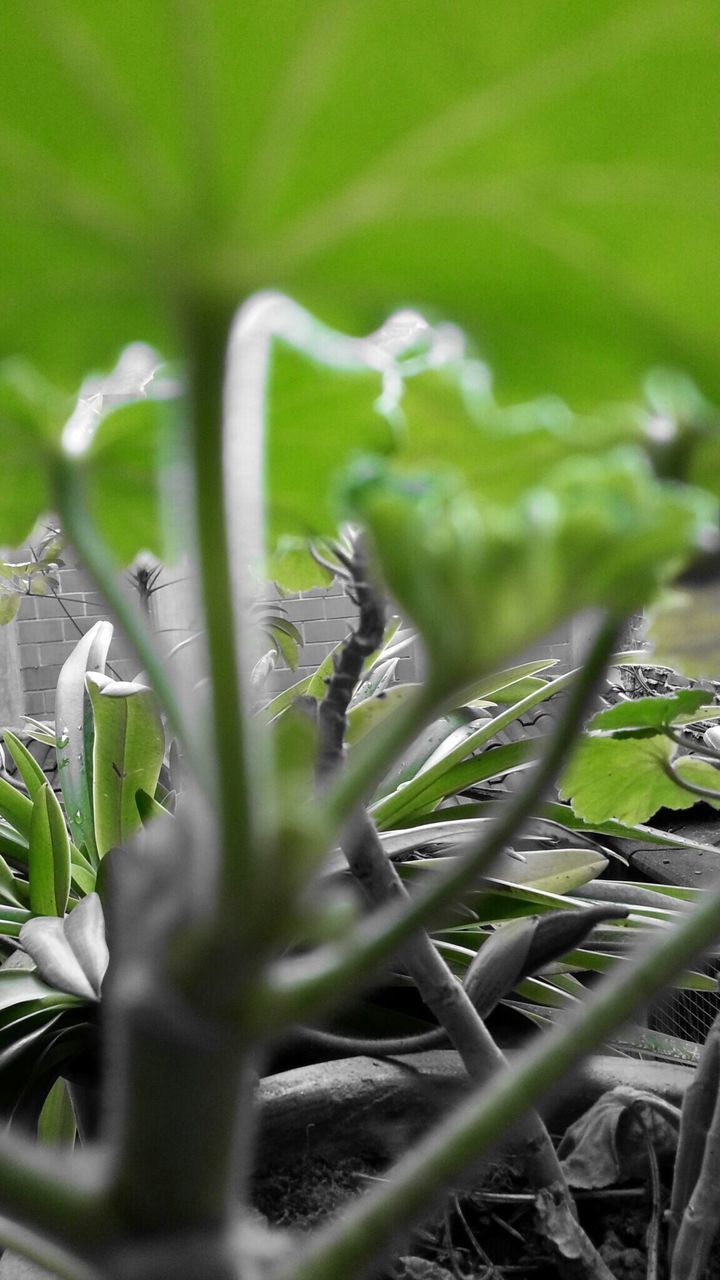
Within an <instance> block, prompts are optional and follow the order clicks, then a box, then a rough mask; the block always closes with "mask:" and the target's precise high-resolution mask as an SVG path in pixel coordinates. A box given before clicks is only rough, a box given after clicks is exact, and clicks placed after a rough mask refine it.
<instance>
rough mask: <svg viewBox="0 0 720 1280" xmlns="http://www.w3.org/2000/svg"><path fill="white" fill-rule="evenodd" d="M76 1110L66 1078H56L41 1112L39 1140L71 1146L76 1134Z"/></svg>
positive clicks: (56, 1144)
mask: <svg viewBox="0 0 720 1280" xmlns="http://www.w3.org/2000/svg"><path fill="white" fill-rule="evenodd" d="M76 1132H77V1129H76V1124H75V1112H74V1111H73V1106H72V1102H71V1101H70V1094H69V1092H68V1087H67V1085H66V1083H65V1081H64V1080H56V1081H55V1084H54V1085H53V1086H52V1088H51V1090H50V1092H49V1094H48V1096H47V1098H46V1099H45V1102H44V1103H43V1109H42V1111H41V1112H40V1119H39V1120H38V1128H37V1136H38V1141H39V1142H41V1143H46V1144H48V1145H54V1146H62V1147H71V1146H72V1145H73V1144H74V1142H75V1136H76Z"/></svg>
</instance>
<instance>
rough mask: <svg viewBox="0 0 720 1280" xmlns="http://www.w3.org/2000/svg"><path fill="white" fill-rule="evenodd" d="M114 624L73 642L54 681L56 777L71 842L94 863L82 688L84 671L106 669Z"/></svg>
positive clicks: (87, 707) (86, 703)
mask: <svg viewBox="0 0 720 1280" xmlns="http://www.w3.org/2000/svg"><path fill="white" fill-rule="evenodd" d="M112 636H113V628H112V624H111V623H109V622H96V623H95V625H94V627H91V628H90V630H89V631H88V632H86V634H85V635H84V636H83V638H82V640H80V641H79V643H78V644H76V646H75V648H74V649H73V651H72V653H71V654H70V657H69V658H68V659H67V661H66V662H65V664H64V666H63V668H62V671H61V672H60V675H59V677H58V684H57V693H56V695H55V735H56V738H57V740H58V743H59V744H60V745H59V746H58V748H57V763H58V774H59V777H60V785H61V787H62V793H63V799H64V801H65V812H66V813H67V816H68V825H69V827H70V833H71V835H72V838H73V841H74V842H75V844H76V845H77V846H78V847H79V848H82V847H83V846H84V847H85V848H86V849H87V851H88V853H89V854H90V856H91V857H92V858H93V859H95V860H96V859H97V848H96V843H95V828H94V821H93V807H92V751H93V718H92V707H91V704H90V697H89V695H88V693H87V690H86V688H85V677H86V675H87V673H88V671H100V672H103V671H104V670H105V660H106V658H107V654H108V649H109V648H110V641H111V640H112Z"/></svg>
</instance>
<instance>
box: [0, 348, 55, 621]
mask: <svg viewBox="0 0 720 1280" xmlns="http://www.w3.org/2000/svg"><path fill="white" fill-rule="evenodd" d="M0 349H3V350H4V351H5V352H7V351H8V350H13V349H16V350H17V349H18V348H17V347H16V346H15V344H14V343H13V344H12V346H10V347H8V345H5V344H0ZM71 408H72V400H71V399H70V398H69V397H67V396H65V395H63V394H62V393H60V392H58V391H56V389H55V388H54V387H52V386H51V385H50V384H49V383H48V382H47V381H46V380H45V378H43V377H42V375H41V374H39V373H38V372H37V371H36V370H35V369H33V368H32V366H31V365H30V364H28V363H27V361H25V360H21V359H18V358H14V357H13V358H10V359H5V360H2V361H0V442H1V446H2V458H3V483H2V485H0V544H5V545H6V546H9V547H17V546H20V544H21V543H22V542H24V541H25V540H26V538H28V537H29V535H30V533H31V531H32V528H33V525H34V524H35V522H36V521H37V519H38V518H39V517H40V516H41V515H44V514H45V512H47V511H48V510H49V509H50V507H51V505H52V501H51V496H50V486H49V482H48V471H47V465H46V464H47V462H48V461H49V459H50V457H51V455H52V450H53V441H54V439H56V438H57V436H58V435H59V432H60V428H61V427H62V425H63V422H64V421H65V418H66V417H67V416H68V414H69V413H70V409H71ZM4 621H6V622H7V621H9V618H5V619H4Z"/></svg>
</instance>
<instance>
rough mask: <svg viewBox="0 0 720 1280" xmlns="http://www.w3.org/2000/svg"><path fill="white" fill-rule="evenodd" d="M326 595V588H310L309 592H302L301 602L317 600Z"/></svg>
mask: <svg viewBox="0 0 720 1280" xmlns="http://www.w3.org/2000/svg"><path fill="white" fill-rule="evenodd" d="M327 594H328V592H327V587H311V588H310V590H309V591H303V593H302V598H303V600H317V599H318V598H319V597H320V596H326V595H327Z"/></svg>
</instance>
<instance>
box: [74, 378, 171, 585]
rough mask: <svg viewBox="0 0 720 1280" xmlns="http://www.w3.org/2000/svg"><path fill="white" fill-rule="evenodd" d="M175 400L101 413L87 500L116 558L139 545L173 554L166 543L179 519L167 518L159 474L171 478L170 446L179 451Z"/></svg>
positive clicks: (87, 458) (89, 461) (124, 558)
mask: <svg viewBox="0 0 720 1280" xmlns="http://www.w3.org/2000/svg"><path fill="white" fill-rule="evenodd" d="M177 419H178V409H177V406H176V405H175V404H174V403H173V401H171V400H150V399H148V400H137V401H135V402H133V403H131V404H124V405H120V406H119V407H118V408H116V409H113V410H112V412H110V413H108V414H107V415H106V416H104V417H103V419H102V421H101V422H100V424H99V426H98V428H97V431H96V432H95V435H94V436H93V438H92V441H91V443H90V445H89V448H88V450H87V453H86V454H85V455H84V456H83V459H82V462H83V468H84V471H85V476H86V484H87V488H88V505H89V508H90V512H91V514H92V517H93V520H94V522H95V524H96V527H97V529H98V531H99V533H100V535H101V536H102V538H103V540H104V542H105V543H106V544H107V546H109V547H110V548H111V549H112V551H113V553H114V555H115V557H116V559H117V561H118V563H119V564H121V565H127V564H129V563H130V562H131V560H134V559H135V557H136V556H137V554H138V552H139V551H148V552H150V553H151V554H153V555H155V556H157V557H158V558H159V559H164V560H168V558H170V559H172V558H173V555H174V553H175V551H176V549H177V548H175V547H173V545H172V543H168V540H167V534H168V532H170V534H171V536H172V534H174V532H175V524H176V521H175V520H173V521H172V524H171V525H170V526H168V523H167V522H165V524H164V523H163V520H162V516H163V514H165V515H166V516H172V515H173V514H176V513H172V512H168V511H167V510H166V511H164V512H163V509H162V505H161V492H160V488H159V481H158V477H159V476H162V477H163V480H164V482H165V483H167V480H168V470H169V467H170V465H171V457H172V449H173V448H174V450H175V452H176V453H177V452H178V451H179V441H178V439H177V437H178V436H179V428H180V424H179V422H178V421H177Z"/></svg>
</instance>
